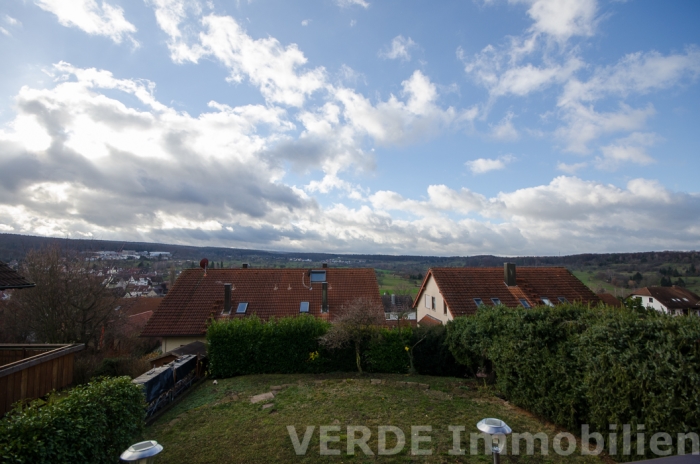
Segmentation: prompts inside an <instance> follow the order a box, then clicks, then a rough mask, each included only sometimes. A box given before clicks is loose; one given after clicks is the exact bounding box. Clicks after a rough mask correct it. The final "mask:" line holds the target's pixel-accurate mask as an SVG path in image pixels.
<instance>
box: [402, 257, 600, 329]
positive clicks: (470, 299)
mask: <svg viewBox="0 0 700 464" xmlns="http://www.w3.org/2000/svg"><path fill="white" fill-rule="evenodd" d="M430 277H433V278H434V279H435V282H436V283H437V285H438V288H439V289H440V293H441V294H442V296H443V298H444V299H445V301H446V302H447V307H448V308H449V310H450V312H451V313H452V315H453V316H454V317H457V316H464V315H468V314H474V313H475V312H476V309H477V306H476V303H475V302H474V298H480V299H481V300H482V301H483V303H484V304H485V305H487V306H492V305H493V303H492V301H491V298H498V299H499V300H500V302H501V304H503V305H505V306H508V307H512V308H515V307H517V306H520V305H521V304H520V298H524V299H525V300H527V302H528V303H529V304H530V306H537V305H542V304H544V302H543V301H542V298H548V299H549V300H550V301H551V302H552V304H555V305H556V304H558V303H559V297H564V298H566V300H567V301H569V302H571V303H573V302H574V301H581V302H583V303H590V304H593V305H597V304H598V303H600V299H599V298H598V297H597V296H596V294H595V293H593V292H592V291H591V290H590V289H589V288H588V287H586V286H585V285H584V284H583V282H581V281H580V280H578V279H577V278H576V277H575V276H574V275H573V274H571V272H569V271H568V270H567V269H566V268H563V267H518V268H517V269H516V286H513V287H508V286H507V285H506V284H505V282H504V273H503V268H500V267H462V268H457V267H450V268H445V267H443V268H433V269H430V270H429V271H428V273H427V274H426V276H425V279H424V280H423V285H422V286H421V288H420V290H419V291H418V295H417V296H416V300H415V303H414V304H413V307H414V308H415V307H416V306H417V304H418V302H419V301H421V297H422V293H423V289H424V288H425V285H426V284H427V282H428V280H429V278H430Z"/></svg>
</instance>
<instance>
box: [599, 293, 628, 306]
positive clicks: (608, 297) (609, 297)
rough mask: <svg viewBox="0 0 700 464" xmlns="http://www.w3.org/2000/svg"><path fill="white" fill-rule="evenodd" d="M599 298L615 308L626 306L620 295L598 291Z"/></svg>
mask: <svg viewBox="0 0 700 464" xmlns="http://www.w3.org/2000/svg"><path fill="white" fill-rule="evenodd" d="M598 298H600V301H602V302H603V304H604V305H605V306H611V307H613V308H624V306H625V304H624V303H623V302H622V301H620V299H619V298H618V297H616V296H615V295H613V294H610V293H598Z"/></svg>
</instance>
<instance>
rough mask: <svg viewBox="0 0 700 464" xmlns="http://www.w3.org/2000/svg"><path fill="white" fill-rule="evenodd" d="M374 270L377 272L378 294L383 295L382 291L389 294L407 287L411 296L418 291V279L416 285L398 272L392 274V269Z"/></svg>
mask: <svg viewBox="0 0 700 464" xmlns="http://www.w3.org/2000/svg"><path fill="white" fill-rule="evenodd" d="M375 271H376V272H377V273H378V274H379V275H378V279H377V282H378V283H379V294H380V295H383V294H384V293H388V294H390V295H391V294H392V293H397V292H398V290H400V289H402V290H405V289H407V290H408V291H410V292H411V296H413V297H414V298H415V296H416V294H417V293H418V288H419V286H420V284H421V282H420V281H418V282H417V283H418V285H416V284H415V283H414V282H413V281H411V280H409V279H405V278H403V277H401V276H400V275H398V274H394V273H393V272H392V271H387V270H384V269H375Z"/></svg>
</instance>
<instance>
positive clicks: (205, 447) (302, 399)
mask: <svg viewBox="0 0 700 464" xmlns="http://www.w3.org/2000/svg"><path fill="white" fill-rule="evenodd" d="M372 377H373V378H381V379H383V380H384V384H381V385H373V384H371V383H370V379H369V377H357V376H353V375H352V374H339V375H326V376H313V375H255V376H242V377H235V378H230V379H220V380H218V385H213V383H212V381H211V380H207V381H205V382H204V383H203V384H201V385H199V386H198V387H197V388H196V390H194V391H193V392H191V393H190V394H189V395H188V396H187V397H185V398H184V399H183V401H182V402H180V403H179V404H177V405H176V406H175V407H174V408H173V409H172V410H170V411H168V412H167V413H166V414H164V415H163V416H162V417H161V418H160V419H159V420H158V421H157V422H156V423H155V424H153V425H152V426H150V427H148V428H147V429H146V432H145V435H144V439H155V440H157V441H158V442H159V443H161V444H162V445H163V446H164V451H163V453H162V454H161V455H160V456H159V457H158V461H159V462H166V463H170V464H178V463H219V462H222V463H227V462H241V463H257V462H260V463H263V462H264V463H268V462H305V463H315V462H329V461H332V462H339V463H340V462H348V461H352V462H369V461H378V462H407V461H420V462H464V461H468V462H483V463H488V462H491V460H492V458H491V457H490V456H486V455H485V454H484V450H483V442H480V444H479V446H480V448H481V449H480V450H479V453H480V454H478V455H473V456H472V455H470V451H469V435H468V434H469V433H470V432H476V427H475V425H476V423H477V422H478V421H479V420H481V419H482V418H486V417H498V418H500V419H503V420H504V421H506V423H508V424H509V425H510V426H511V427H512V428H513V430H514V431H516V432H525V431H527V432H532V433H533V434H534V433H537V432H545V433H546V434H547V435H548V436H549V439H550V452H549V455H548V456H542V455H539V454H537V453H536V454H535V455H534V456H524V455H521V456H504V459H503V461H502V462H504V463H506V462H523V463H530V462H552V463H558V462H565V461H566V462H570V461H573V462H581V463H584V462H591V463H592V462H601V459H600V458H598V457H592V456H581V454H580V446H579V448H578V449H577V451H576V452H575V453H574V454H572V455H571V456H568V457H563V456H558V455H557V454H555V453H554V452H553V449H552V445H551V443H552V439H553V437H554V435H555V434H556V433H557V432H558V431H560V430H557V429H556V428H555V427H554V426H552V425H548V424H545V423H543V422H541V421H539V420H537V419H535V418H533V417H532V416H531V415H529V414H527V413H525V412H523V411H521V410H519V409H518V408H515V407H513V406H511V405H509V404H508V403H506V402H505V401H503V400H500V399H498V398H496V397H495V396H493V391H492V390H491V389H490V387H484V386H480V384H478V383H476V382H474V381H469V380H464V379H455V378H443V377H426V376H410V377H409V376H403V375H380V374H376V375H373V376H372ZM398 381H413V382H422V383H427V384H429V385H430V389H429V390H422V389H418V388H414V387H411V386H401V385H398V384H397V383H396V382H398ZM281 384H291V386H289V387H288V388H285V389H284V390H282V391H281V392H280V393H278V394H277V396H276V397H275V398H274V400H273V401H272V402H273V403H274V407H273V408H271V409H267V410H263V409H262V404H263V403H260V404H251V402H250V397H251V396H253V395H257V394H260V393H265V392H268V391H270V387H271V386H273V385H281ZM288 425H293V426H295V427H296V431H297V433H298V434H299V439H300V440H301V439H302V438H303V435H304V432H305V430H306V427H307V426H315V427H316V428H315V429H314V433H313V436H312V438H311V442H310V444H309V446H308V450H307V452H306V454H305V455H301V456H297V455H296V454H295V452H294V447H293V445H292V441H291V439H290V437H289V433H288V431H287V426H288ZM321 425H336V426H339V427H340V430H341V431H340V432H338V433H335V435H339V436H340V442H339V443H333V444H331V446H330V447H331V448H334V449H340V450H341V455H340V456H321V455H320V443H319V426H321ZM348 425H358V426H366V427H369V429H370V431H371V434H372V435H371V438H370V440H369V442H368V444H369V447H370V449H371V450H372V451H373V452H374V454H375V455H374V456H365V455H364V454H363V453H362V452H361V450H360V448H359V447H358V448H357V449H356V452H355V455H354V456H352V455H348V454H347V453H346V445H347V435H346V433H347V429H346V427H347V426H348ZM381 425H393V426H397V427H399V428H400V429H401V430H403V432H404V433H405V435H406V446H405V447H404V449H403V451H402V452H401V453H399V454H397V455H395V456H377V455H376V454H377V427H378V426H381ZM412 425H413V426H419V425H430V426H432V432H431V433H427V435H430V436H431V437H432V441H431V442H430V443H422V444H421V448H424V449H429V450H430V451H431V452H432V455H429V456H413V455H411V426H412ZM449 425H456V426H465V427H466V433H465V434H463V435H462V443H461V447H462V449H465V450H466V453H467V454H466V456H451V455H449V454H448V451H449V450H450V449H452V432H450V431H449V430H448V426H449ZM423 435H426V433H423ZM358 436H359V433H358ZM388 437H389V438H388V440H387V448H392V447H393V446H394V444H395V443H396V442H395V438H394V437H393V436H392V435H388ZM522 448H523V449H524V446H523V447H522ZM510 449H511V448H510V444H509V447H508V450H510ZM536 451H539V450H538V449H536ZM523 454H524V453H523Z"/></svg>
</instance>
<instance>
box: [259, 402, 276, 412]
mask: <svg viewBox="0 0 700 464" xmlns="http://www.w3.org/2000/svg"><path fill="white" fill-rule="evenodd" d="M274 406H275V403H267V404H263V407H262V408H263V411H264V410H266V409H270V408H273V407H274Z"/></svg>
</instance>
